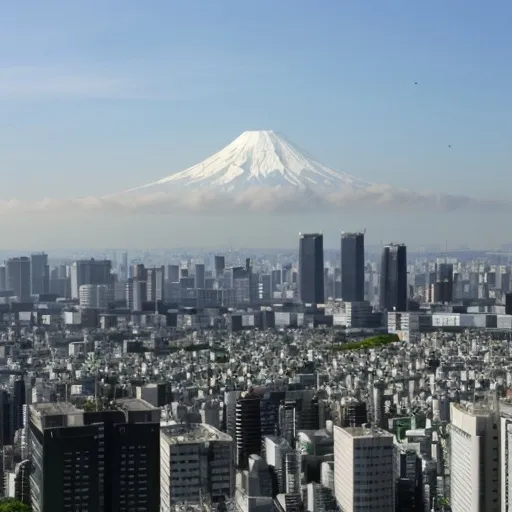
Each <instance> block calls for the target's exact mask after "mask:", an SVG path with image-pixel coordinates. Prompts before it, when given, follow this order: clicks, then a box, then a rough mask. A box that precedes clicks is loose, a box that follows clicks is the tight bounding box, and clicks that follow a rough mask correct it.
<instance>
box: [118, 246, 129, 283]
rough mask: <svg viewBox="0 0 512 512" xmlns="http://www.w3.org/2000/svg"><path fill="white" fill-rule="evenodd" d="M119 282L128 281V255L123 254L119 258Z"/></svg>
mask: <svg viewBox="0 0 512 512" xmlns="http://www.w3.org/2000/svg"><path fill="white" fill-rule="evenodd" d="M119 270H120V272H119V280H120V281H127V280H128V253H127V252H123V254H122V256H121V267H120V268H119Z"/></svg>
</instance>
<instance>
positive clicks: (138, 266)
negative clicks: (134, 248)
mask: <svg viewBox="0 0 512 512" xmlns="http://www.w3.org/2000/svg"><path fill="white" fill-rule="evenodd" d="M133 279H137V280H138V281H145V280H146V267H145V266H144V263H135V264H134V265H133Z"/></svg>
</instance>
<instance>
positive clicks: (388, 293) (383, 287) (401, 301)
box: [380, 244, 408, 311]
mask: <svg viewBox="0 0 512 512" xmlns="http://www.w3.org/2000/svg"><path fill="white" fill-rule="evenodd" d="M407 297H408V293H407V248H406V246H405V245H403V244H398V245H397V244H390V245H386V246H385V247H384V249H383V251H382V259H381V266H380V307H381V309H385V310H387V311H406V310H407Z"/></svg>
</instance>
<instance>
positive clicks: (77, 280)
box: [71, 259, 113, 299]
mask: <svg viewBox="0 0 512 512" xmlns="http://www.w3.org/2000/svg"><path fill="white" fill-rule="evenodd" d="M83 284H106V285H109V286H112V284H113V279H112V262H111V261H110V260H95V259H90V260H78V261H75V262H74V263H73V264H72V265H71V297H72V298H73V299H79V298H80V293H79V292H80V286H82V285H83Z"/></svg>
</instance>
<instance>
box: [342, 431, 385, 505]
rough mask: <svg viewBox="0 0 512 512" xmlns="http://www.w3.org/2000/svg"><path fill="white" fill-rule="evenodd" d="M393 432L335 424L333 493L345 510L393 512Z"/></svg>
mask: <svg viewBox="0 0 512 512" xmlns="http://www.w3.org/2000/svg"><path fill="white" fill-rule="evenodd" d="M394 467H395V458H394V455H393V435H392V434H390V433H389V432H386V431H384V430H380V429H365V428H362V427H348V428H341V427H338V426H334V493H335V496H336V501H337V503H338V506H339V507H340V509H341V510H343V511H344V512H371V511H374V510H378V511H379V512H394V510H395V476H394Z"/></svg>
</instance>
